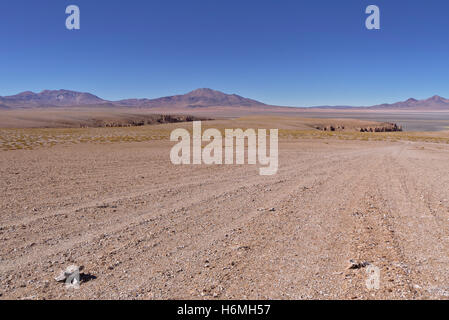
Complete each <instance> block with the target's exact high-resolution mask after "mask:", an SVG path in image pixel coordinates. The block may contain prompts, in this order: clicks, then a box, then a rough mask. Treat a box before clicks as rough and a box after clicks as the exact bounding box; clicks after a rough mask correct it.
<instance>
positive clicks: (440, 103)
mask: <svg viewBox="0 0 449 320" xmlns="http://www.w3.org/2000/svg"><path fill="white" fill-rule="evenodd" d="M369 109H376V110H377V109H378V110H404V111H405V110H423V111H425V110H433V111H449V99H446V98H443V97H440V96H436V95H435V96H433V97H431V98H429V99H424V100H416V99H413V98H410V99H408V100H406V101H402V102H396V103H392V104H381V105H376V106H372V107H369Z"/></svg>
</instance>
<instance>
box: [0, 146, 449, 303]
mask: <svg viewBox="0 0 449 320" xmlns="http://www.w3.org/2000/svg"><path fill="white" fill-rule="evenodd" d="M172 145H173V144H172V143H170V142H167V141H164V140H160V141H143V142H128V143H126V142H116V143H110V144H95V143H82V144H74V145H72V144H69V145H66V144H62V145H56V146H54V147H42V148H37V149H35V150H12V151H0V176H1V179H0V194H1V197H0V240H1V243H2V245H1V246H0V295H1V296H0V299H9V298H13V299H24V298H26V299H74V298H81V299H120V298H121V299H174V298H180V299H196V298H200V299H203V298H204V299H214V298H221V299H246V298H249V299H333V298H337V299H389V298H392V299H427V298H438V299H446V298H447V297H449V263H448V260H449V259H448V257H447V252H449V235H448V229H449V175H448V172H449V162H448V161H447V159H449V146H448V145H446V144H436V143H425V142H409V141H398V142H387V141H377V142H376V141H339V140H336V139H330V140H327V139H306V138H302V139H301V138H300V139H283V140H282V141H281V142H280V168H279V171H278V173H277V174H276V175H274V176H260V175H259V174H258V170H257V166H250V165H243V166H242V165H241V166H238V165H235V166H205V165H201V166H174V165H172V164H171V163H170V161H169V150H170V148H171V146H172ZM271 208H274V211H273V210H271ZM350 259H354V260H356V261H360V262H364V261H366V262H369V263H371V264H372V265H375V266H377V267H379V268H380V271H381V278H380V289H379V290H368V289H367V288H366V286H365V281H366V279H367V277H368V275H367V273H366V268H360V269H348V266H349V260H350ZM74 263H75V264H78V265H83V266H85V269H84V272H85V274H86V275H91V277H86V278H85V279H86V281H85V282H83V283H82V284H81V288H80V289H79V290H76V289H66V288H65V287H64V284H61V283H58V282H56V281H55V280H54V277H55V276H57V275H58V274H59V272H60V271H61V270H62V269H64V268H65V267H67V266H68V265H70V264H74Z"/></svg>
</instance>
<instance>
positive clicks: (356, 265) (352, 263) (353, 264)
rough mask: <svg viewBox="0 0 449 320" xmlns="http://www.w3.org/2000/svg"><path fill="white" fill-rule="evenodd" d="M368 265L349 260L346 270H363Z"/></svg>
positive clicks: (365, 262)
mask: <svg viewBox="0 0 449 320" xmlns="http://www.w3.org/2000/svg"><path fill="white" fill-rule="evenodd" d="M369 264H370V263H369V262H367V261H362V262H360V261H359V262H356V261H354V260H352V259H351V260H349V266H348V269H361V268H365V267H366V266H368V265H369Z"/></svg>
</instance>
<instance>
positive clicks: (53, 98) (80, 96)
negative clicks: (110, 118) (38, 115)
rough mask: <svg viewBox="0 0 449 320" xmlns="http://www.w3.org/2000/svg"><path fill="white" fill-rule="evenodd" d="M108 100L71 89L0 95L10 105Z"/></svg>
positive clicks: (69, 104) (81, 103) (31, 105)
mask: <svg viewBox="0 0 449 320" xmlns="http://www.w3.org/2000/svg"><path fill="white" fill-rule="evenodd" d="M105 102H107V101H105V100H103V99H100V98H99V97H97V96H95V95H93V94H90V93H84V92H76V91H70V90H44V91H42V92H39V93H34V92H31V91H25V92H22V93H19V94H16V95H14V96H6V97H0V104H3V105H6V106H8V107H23V108H26V107H51V106H78V105H91V104H102V103H105Z"/></svg>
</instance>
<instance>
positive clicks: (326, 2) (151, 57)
mask: <svg viewBox="0 0 449 320" xmlns="http://www.w3.org/2000/svg"><path fill="white" fill-rule="evenodd" d="M69 4H76V5H78V6H79V7H80V9H81V30H79V31H69V30H67V29H66V28H65V19H66V17H67V15H66V14H65V8H66V6H67V5H69ZM370 4H375V5H377V6H379V7H380V10H381V30H379V31H370V30H367V29H366V28H365V19H366V17H367V15H366V14H365V8H366V7H367V6H368V5H370ZM448 71H449V1H443V0H427V1H411V0H408V1H406V0H394V1H392V0H388V1H386V0H371V1H364V0H340V1H335V0H313V1H312V0H307V1H301V0H291V1H290V0H277V1H274V0H271V1H267V0H257V1H255V0H239V1H237V0H226V1H223V0H157V1H156V0H128V1H117V0H107V1H106V0H95V1H92V0H71V1H65V0H39V1H34V0H27V1H25V0H14V1H12V0H10V1H6V0H3V1H1V2H0V95H12V94H16V93H18V92H21V91H25V90H32V91H36V92H39V91H41V90H43V89H71V90H77V91H87V92H91V93H94V94H96V95H98V96H100V97H102V98H105V99H111V100H116V99H123V98H131V97H137V98H143V97H147V98H155V97H160V96H165V95H172V94H182V93H186V92H188V91H191V90H193V89H196V88H200V87H209V88H213V89H216V90H221V91H224V92H227V93H237V94H240V95H242V96H245V97H249V98H253V99H257V100H260V101H263V102H266V103H271V104H277V105H291V106H312V105H373V104H377V103H383V102H396V101H399V100H405V99H407V98H409V97H415V98H418V99H420V98H427V97H429V96H432V95H434V94H439V95H442V96H446V97H449V85H448V84H449V72H448Z"/></svg>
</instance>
